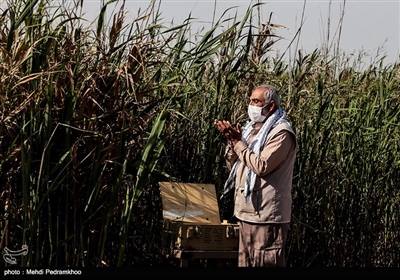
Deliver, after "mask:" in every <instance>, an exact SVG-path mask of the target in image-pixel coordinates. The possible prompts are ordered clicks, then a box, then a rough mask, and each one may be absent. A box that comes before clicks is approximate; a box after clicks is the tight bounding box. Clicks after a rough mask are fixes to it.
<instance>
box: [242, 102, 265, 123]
mask: <svg viewBox="0 0 400 280" xmlns="http://www.w3.org/2000/svg"><path fill="white" fill-rule="evenodd" d="M267 105H268V104H267ZM267 105H265V106H264V107H258V106H254V105H249V108H248V109H247V113H248V114H249V117H250V120H252V121H253V122H263V121H264V120H265V116H263V115H261V112H262V110H263V109H264V108H265V107H266V106H267Z"/></svg>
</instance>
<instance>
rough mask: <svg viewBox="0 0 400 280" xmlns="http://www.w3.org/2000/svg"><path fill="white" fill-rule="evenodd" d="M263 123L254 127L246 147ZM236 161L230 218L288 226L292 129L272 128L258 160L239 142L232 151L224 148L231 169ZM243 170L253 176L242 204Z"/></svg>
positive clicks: (290, 195) (287, 127) (292, 160)
mask: <svg viewBox="0 0 400 280" xmlns="http://www.w3.org/2000/svg"><path fill="white" fill-rule="evenodd" d="M262 125H263V123H256V124H255V126H254V132H253V135H252V136H250V139H249V140H248V145H250V143H251V142H252V141H253V139H254V137H255V135H256V134H257V133H258V132H259V130H260V129H261V127H262ZM237 157H239V159H240V162H239V163H238V166H237V173H236V182H235V209H234V215H235V216H236V217H237V218H238V219H239V220H243V221H247V222H254V223H288V222H290V220H291V208H292V193H291V192H292V178H293V168H294V162H295V158H296V139H295V133H294V131H293V130H292V128H291V127H290V126H289V125H288V124H286V123H282V124H279V125H277V126H276V127H275V128H273V129H272V130H271V131H270V133H269V134H268V136H267V139H266V142H265V145H264V148H263V149H262V151H261V154H260V156H258V155H257V154H255V153H254V152H253V151H252V150H250V148H248V147H247V145H246V143H244V142H243V141H239V142H237V143H236V145H235V146H234V147H231V146H228V147H227V149H226V153H225V159H226V162H227V165H228V168H229V169H231V168H232V166H233V164H234V163H235V160H236V159H237ZM247 167H249V168H252V170H253V171H254V172H255V173H256V174H257V178H256V182H255V186H254V191H253V196H252V201H251V202H249V203H247V204H246V203H245V200H244V196H243V191H244V187H245V181H246V174H247Z"/></svg>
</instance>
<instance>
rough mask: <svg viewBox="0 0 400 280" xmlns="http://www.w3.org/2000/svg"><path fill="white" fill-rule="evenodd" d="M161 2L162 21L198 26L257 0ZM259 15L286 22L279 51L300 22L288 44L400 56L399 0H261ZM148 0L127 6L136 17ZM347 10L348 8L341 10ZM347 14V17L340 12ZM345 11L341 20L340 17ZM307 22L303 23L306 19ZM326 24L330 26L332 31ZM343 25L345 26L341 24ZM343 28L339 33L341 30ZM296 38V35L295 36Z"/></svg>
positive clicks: (93, 9)
mask: <svg viewBox="0 0 400 280" xmlns="http://www.w3.org/2000/svg"><path fill="white" fill-rule="evenodd" d="M156 1H157V5H160V12H161V16H162V22H163V23H171V22H172V21H173V23H174V24H175V25H178V24H180V23H183V21H184V20H185V19H187V18H188V17H189V15H191V17H192V18H195V22H196V23H195V24H193V27H196V25H198V26H199V27H201V26H204V27H207V26H211V22H212V20H213V16H214V17H215V19H219V18H220V17H221V15H222V14H223V12H225V11H226V10H227V9H229V8H232V9H230V10H229V11H228V13H227V14H226V16H235V14H236V15H237V18H241V16H243V15H244V14H245V12H246V11H247V9H248V8H249V6H250V5H251V4H255V3H257V2H259V1H251V0H240V1H237V0H156ZM85 2H86V4H85V5H86V7H87V8H88V9H89V11H90V13H94V14H96V13H97V14H98V11H99V7H100V4H101V3H102V2H103V0H97V1H96V0H90V1H85ZM261 2H262V3H264V4H263V5H261V20H262V21H265V22H266V21H268V19H269V17H270V15H271V13H272V18H271V23H274V24H279V25H283V26H284V27H285V28H281V29H276V31H275V34H276V35H278V36H280V37H281V38H282V39H281V40H280V41H279V43H277V44H276V52H277V53H278V54H279V53H284V52H286V53H287V54H288V55H289V56H293V54H292V53H291V51H289V50H288V51H286V50H287V49H288V46H289V45H290V42H291V41H292V39H293V38H294V36H295V34H296V32H297V31H298V29H299V27H300V26H301V33H300V36H299V38H300V39H299V42H298V45H297V46H294V44H292V45H291V46H292V47H291V48H289V49H292V50H294V49H296V50H298V49H301V50H302V51H303V53H310V52H312V51H313V50H314V49H315V48H321V47H323V46H324V45H325V46H326V42H327V38H328V35H329V42H331V43H335V44H336V45H337V44H338V43H339V47H340V53H344V54H345V56H346V57H359V54H360V53H362V54H363V55H362V57H363V61H364V62H365V63H366V64H371V63H373V62H375V61H377V60H378V59H379V58H382V57H383V56H386V58H384V60H383V61H384V64H392V63H396V62H397V61H398V60H399V46H400V38H399V34H400V0H375V1H370V0H364V1H360V0H320V1H311V0H308V1H307V0H292V1H285V0H271V1H261ZM149 4H150V0H126V4H125V5H126V7H125V9H126V11H127V12H128V14H130V15H131V16H132V17H135V16H136V15H137V13H138V11H139V9H140V10H141V11H143V10H145V9H146V8H147V7H148V6H149ZM343 12H344V13H343ZM342 16H343V17H342ZM341 17H342V22H340V19H341ZM302 22H303V25H302ZM328 26H330V29H329V32H328ZM340 28H341V29H340ZM339 34H340V36H339ZM296 42H297V41H296Z"/></svg>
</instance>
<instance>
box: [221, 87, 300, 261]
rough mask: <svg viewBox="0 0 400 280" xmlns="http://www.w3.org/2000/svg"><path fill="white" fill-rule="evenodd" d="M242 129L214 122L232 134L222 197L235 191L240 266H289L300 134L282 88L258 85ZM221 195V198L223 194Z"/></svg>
mask: <svg viewBox="0 0 400 280" xmlns="http://www.w3.org/2000/svg"><path fill="white" fill-rule="evenodd" d="M248 115H249V118H250V121H249V122H248V123H247V124H246V126H245V127H244V128H243V130H242V127H241V125H240V124H237V125H236V127H233V126H232V125H231V124H230V122H229V121H226V120H215V121H214V125H215V127H216V128H217V129H218V130H219V131H220V132H221V133H222V134H223V135H225V136H226V137H227V139H228V145H227V148H226V152H225V159H226V162H227V166H228V168H229V169H230V175H229V177H228V179H227V181H226V183H225V186H224V190H223V194H222V197H223V196H224V195H225V194H227V193H228V192H229V190H231V189H235V199H234V201H235V202H234V216H235V217H236V218H237V219H238V222H239V232H240V236H239V255H238V266H239V267H260V266H277V267H284V266H286V255H285V246H286V242H287V237H288V232H289V229H290V221H291V207H292V195H291V191H292V179H293V169H294V162H295V158H296V137H295V133H294V131H293V129H292V127H291V125H290V123H289V122H288V121H287V120H286V112H285V111H284V110H283V109H282V108H281V107H280V95H279V92H278V90H277V89H276V88H275V87H273V86H271V85H260V86H258V87H256V88H255V89H254V90H253V92H252V94H251V96H250V103H249V106H248ZM222 197H221V198H222Z"/></svg>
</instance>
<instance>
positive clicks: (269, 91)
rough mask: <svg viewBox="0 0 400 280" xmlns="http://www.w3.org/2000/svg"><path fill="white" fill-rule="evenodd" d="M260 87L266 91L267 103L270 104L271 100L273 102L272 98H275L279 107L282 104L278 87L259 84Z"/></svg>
mask: <svg viewBox="0 0 400 280" xmlns="http://www.w3.org/2000/svg"><path fill="white" fill-rule="evenodd" d="M259 88H262V89H263V91H264V99H265V104H268V103H269V102H271V100H274V102H275V104H276V106H277V107H278V108H279V107H280V106H281V97H280V95H279V91H278V89H277V88H276V87H274V86H271V85H267V84H262V85H259V86H258V87H257V88H256V89H259Z"/></svg>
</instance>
